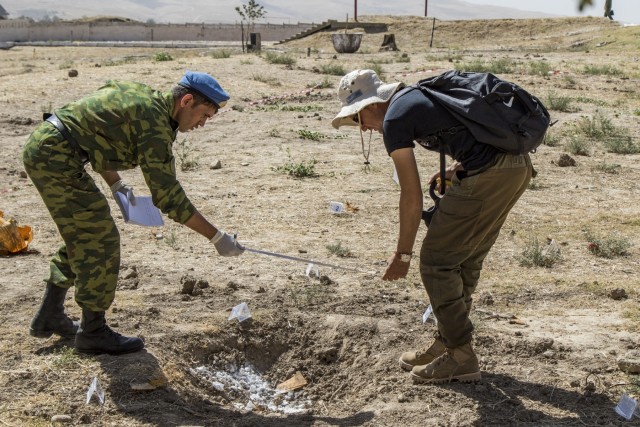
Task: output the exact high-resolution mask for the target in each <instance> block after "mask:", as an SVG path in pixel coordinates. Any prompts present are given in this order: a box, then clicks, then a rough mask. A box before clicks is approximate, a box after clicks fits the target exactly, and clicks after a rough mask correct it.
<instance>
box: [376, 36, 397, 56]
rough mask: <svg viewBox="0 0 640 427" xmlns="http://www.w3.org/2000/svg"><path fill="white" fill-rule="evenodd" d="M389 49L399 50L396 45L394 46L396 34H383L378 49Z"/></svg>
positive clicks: (381, 50)
mask: <svg viewBox="0 0 640 427" xmlns="http://www.w3.org/2000/svg"><path fill="white" fill-rule="evenodd" d="M389 50H399V49H398V46H396V35H395V34H393V33H391V34H385V35H384V39H383V40H382V46H380V49H379V51H380V52H383V51H389Z"/></svg>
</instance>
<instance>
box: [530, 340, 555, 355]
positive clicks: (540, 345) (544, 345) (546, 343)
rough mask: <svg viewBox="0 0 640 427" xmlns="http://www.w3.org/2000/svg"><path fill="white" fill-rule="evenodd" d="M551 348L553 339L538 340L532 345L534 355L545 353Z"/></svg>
mask: <svg viewBox="0 0 640 427" xmlns="http://www.w3.org/2000/svg"><path fill="white" fill-rule="evenodd" d="M552 346H553V338H540V339H538V340H536V341H535V342H534V343H533V349H534V350H535V352H536V353H545V352H546V351H547V350H549V349H550V348H551V347H552Z"/></svg>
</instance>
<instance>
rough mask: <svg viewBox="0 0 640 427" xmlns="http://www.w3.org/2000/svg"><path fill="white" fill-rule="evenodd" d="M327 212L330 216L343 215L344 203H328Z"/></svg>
mask: <svg viewBox="0 0 640 427" xmlns="http://www.w3.org/2000/svg"><path fill="white" fill-rule="evenodd" d="M329 212H331V213H332V214H341V213H344V212H345V210H344V203H340V202H329Z"/></svg>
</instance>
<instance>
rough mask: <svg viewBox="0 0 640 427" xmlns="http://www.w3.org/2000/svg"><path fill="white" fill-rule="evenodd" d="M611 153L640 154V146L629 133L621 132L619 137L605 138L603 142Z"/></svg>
mask: <svg viewBox="0 0 640 427" xmlns="http://www.w3.org/2000/svg"><path fill="white" fill-rule="evenodd" d="M602 144H603V145H604V146H605V148H606V149H607V151H608V152H609V153H616V154H637V153H640V145H638V144H637V143H635V142H633V138H632V137H631V135H629V133H628V132H623V131H620V133H618V134H617V135H612V136H608V137H605V138H604V139H603V140H602Z"/></svg>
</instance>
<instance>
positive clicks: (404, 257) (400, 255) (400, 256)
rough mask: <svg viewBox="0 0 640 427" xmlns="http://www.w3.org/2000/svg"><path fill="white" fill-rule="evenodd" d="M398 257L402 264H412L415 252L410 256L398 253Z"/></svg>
mask: <svg viewBox="0 0 640 427" xmlns="http://www.w3.org/2000/svg"><path fill="white" fill-rule="evenodd" d="M396 256H397V257H399V258H400V261H402V262H410V261H411V258H413V252H412V253H410V254H403V253H400V252H396Z"/></svg>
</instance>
